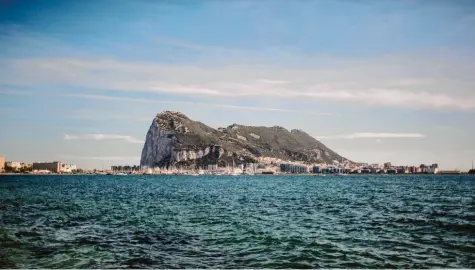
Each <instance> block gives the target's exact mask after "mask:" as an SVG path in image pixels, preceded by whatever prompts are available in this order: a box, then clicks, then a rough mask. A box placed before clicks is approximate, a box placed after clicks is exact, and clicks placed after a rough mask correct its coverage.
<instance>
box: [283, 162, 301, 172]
mask: <svg viewBox="0 0 475 270" xmlns="http://www.w3.org/2000/svg"><path fill="white" fill-rule="evenodd" d="M280 171H281V172H284V173H308V167H307V166H303V165H297V164H291V163H287V164H280Z"/></svg>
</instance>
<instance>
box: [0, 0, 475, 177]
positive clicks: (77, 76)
mask: <svg viewBox="0 0 475 270" xmlns="http://www.w3.org/2000/svg"><path fill="white" fill-rule="evenodd" d="M474 75H475V4H474V3H473V2H472V1H456V0H454V1H438V0H434V1H423V0H420V1H418V0H401V1H386V0H378V1H374V0H366V1H352V0H329V1H324V0H322V1H310V0H309V1H303V0H302V1H299V0H297V1H279V0H275V1H266V0H254V1H246V0H240V1H198V0H196V1H186V0H184V1H158V0H157V1H152V0H149V1H146V0H135V1H125V0H94V1H88V0H84V1H73V0H72V1H62V0H50V1H42V0H37V1H20V0H17V1H15V0H0V114H1V117H0V127H1V128H0V130H1V131H0V155H2V156H5V158H6V159H7V160H12V161H24V162H33V161H51V160H60V161H62V162H63V163H72V164H76V165H78V166H79V167H82V168H102V167H108V166H110V165H112V164H138V163H139V161H140V155H141V151H142V147H143V141H144V139H145V135H146V133H147V131H148V128H149V126H150V124H151V122H152V120H153V118H154V116H155V115H156V114H157V113H159V112H161V111H164V110H173V111H180V112H183V113H185V114H186V115H187V116H188V117H190V118H191V119H194V120H198V121H201V122H204V123H206V124H207V125H209V126H211V127H215V128H217V127H225V126H228V125H231V124H233V123H239V124H243V125H261V126H274V125H278V126H283V127H285V128H287V129H294V128H295V129H301V130H304V131H306V132H307V133H309V134H310V135H312V136H314V137H315V138H317V139H319V140H320V141H322V142H323V143H324V144H325V145H327V146H328V147H330V148H331V149H333V150H335V151H336V152H338V153H339V154H341V155H343V156H344V157H346V158H349V159H351V160H353V161H357V162H368V163H383V162H387V161H390V162H392V163H393V164H400V165H420V164H432V163H438V164H439V166H440V167H441V168H442V169H450V170H452V169H459V170H467V169H469V168H470V167H471V163H472V160H474V159H475V141H474V138H475V125H474V119H475V117H474V116H475V76H474Z"/></svg>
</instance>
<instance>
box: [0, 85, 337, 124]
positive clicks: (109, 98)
mask: <svg viewBox="0 0 475 270" xmlns="http://www.w3.org/2000/svg"><path fill="white" fill-rule="evenodd" d="M0 94H7V95H54V96H65V97H74V98H84V99H94V100H104V101H123V102H137V103H165V104H187V105H197V106H206V107H216V108H224V109H231V110H245V111H272V112H282V113H301V114H309V115H321V116H331V115H334V113H330V112H314V111H303V110H291V109H281V108H269V107H257V106H254V107H253V106H239V105H230V104H215V103H205V102H194V101H176V100H160V99H145V98H131V97H117V96H110V95H92V94H72V93H57V92H34V91H17V90H0ZM97 117H98V118H110V119H136V120H140V121H142V120H145V117H130V116H102V115H99V116H97ZM66 118H94V116H92V115H90V114H89V115H87V116H84V115H76V116H66Z"/></svg>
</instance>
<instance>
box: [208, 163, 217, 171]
mask: <svg viewBox="0 0 475 270" xmlns="http://www.w3.org/2000/svg"><path fill="white" fill-rule="evenodd" d="M216 170H218V164H209V165H208V171H216Z"/></svg>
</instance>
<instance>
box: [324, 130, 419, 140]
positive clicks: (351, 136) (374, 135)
mask: <svg viewBox="0 0 475 270" xmlns="http://www.w3.org/2000/svg"><path fill="white" fill-rule="evenodd" d="M315 138H316V139H379V140H376V141H377V142H381V140H380V139H394V138H425V136H424V135H423V134H420V133H370V132H366V133H353V134H346V135H335V136H315Z"/></svg>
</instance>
